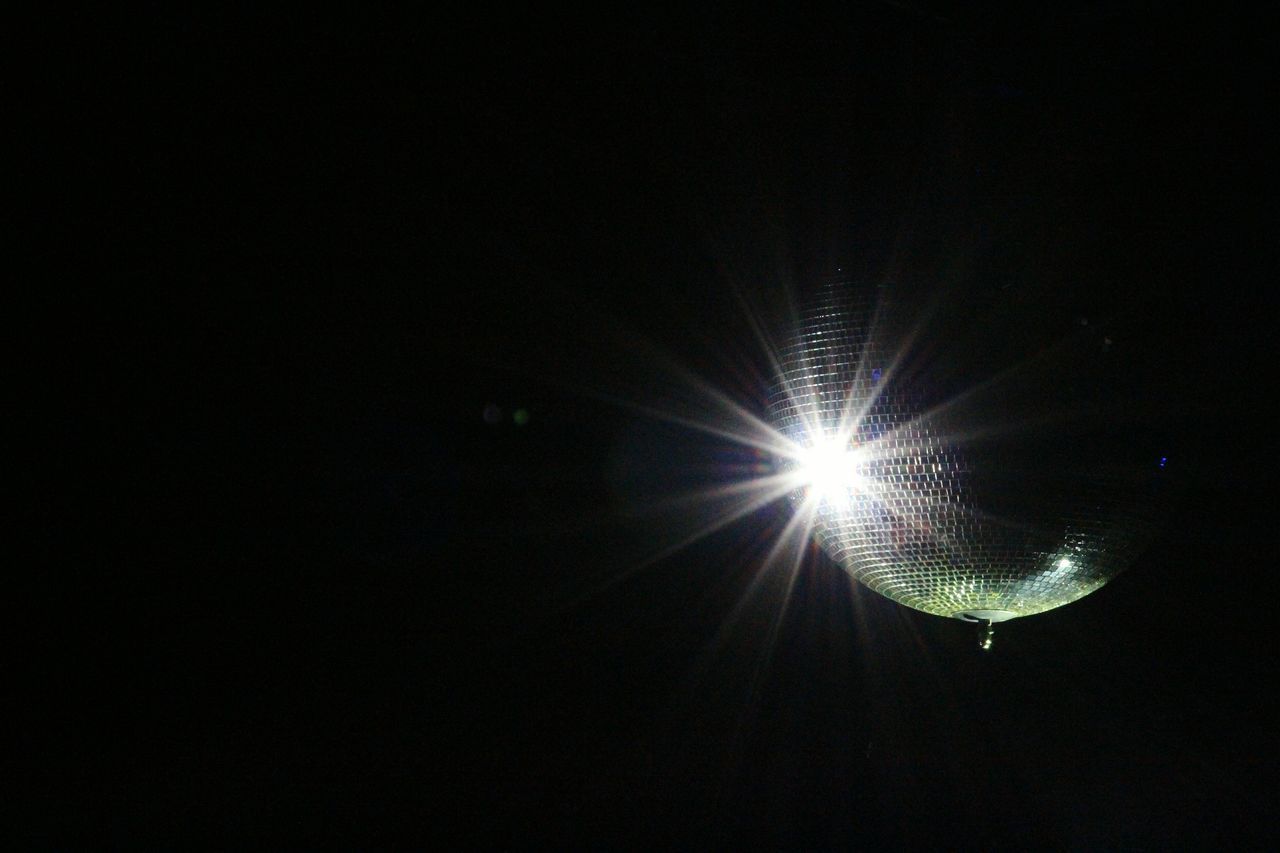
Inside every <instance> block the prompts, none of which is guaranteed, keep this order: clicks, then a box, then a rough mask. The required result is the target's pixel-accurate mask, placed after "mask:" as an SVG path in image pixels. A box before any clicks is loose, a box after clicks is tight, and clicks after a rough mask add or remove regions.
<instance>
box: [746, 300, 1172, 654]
mask: <svg viewBox="0 0 1280 853" xmlns="http://www.w3.org/2000/svg"><path fill="white" fill-rule="evenodd" d="M876 307H877V306H876V304H875V303H874V302H873V301H872V300H871V299H870V298H866V297H863V296H862V295H861V294H860V293H859V291H858V290H857V289H856V288H854V286H853V285H851V284H850V283H849V282H848V281H847V280H837V281H830V282H827V283H826V284H824V285H823V286H822V287H821V288H820V289H819V292H818V293H817V295H816V296H815V297H814V298H813V299H811V300H809V301H808V302H806V303H804V304H803V305H802V306H801V309H800V312H799V316H798V323H797V326H796V328H795V330H794V333H793V334H792V335H791V336H790V337H789V338H788V339H787V341H786V343H785V344H784V346H783V347H782V348H781V350H780V352H779V375H778V376H777V379H776V382H775V385H774V387H773V388H772V389H771V393H770V401H769V420H770V422H771V425H772V426H773V427H774V428H775V429H776V430H777V431H778V432H779V433H780V434H781V435H782V436H783V437H784V438H785V439H786V440H787V441H788V442H789V443H790V446H791V447H792V448H795V450H794V452H791V453H788V454H786V455H785V459H783V461H782V466H783V468H784V469H785V470H786V471H788V472H789V474H790V476H791V477H792V478H793V480H794V490H793V491H792V500H793V503H794V505H795V506H796V508H797V512H803V513H808V514H810V515H811V518H810V519H809V521H810V523H811V526H812V535H813V537H814V539H815V540H816V541H817V543H818V544H819V545H820V547H821V548H822V550H823V551H825V552H826V553H827V554H828V555H829V556H830V557H831V558H832V559H833V560H835V561H836V562H837V563H838V564H840V565H841V566H842V567H843V568H844V569H845V571H847V572H848V573H849V574H850V575H852V576H853V577H854V578H855V579H856V580H858V581H860V582H861V583H863V584H865V585H866V586H868V587H870V588H871V589H872V590H874V591H875V592H878V593H880V594H881V595H884V596H886V597H887V598H889V599H892V600H893V601H896V602H898V603H900V604H903V605H906V606H907V607H911V608H914V609H916V610H921V611H924V612H925V613H931V614H935V615H938V616H945V617H949V618H954V619H960V620H964V621H968V622H976V623H980V624H982V625H983V626H984V628H983V633H982V635H981V636H980V638H979V644H980V645H981V647H982V648H984V649H985V648H990V646H991V642H992V625H993V623H996V622H1003V621H1006V620H1009V619H1014V618H1017V617H1021V616H1029V615H1032V614H1036V613H1042V612H1044V611H1046V610H1051V609H1053V608H1056V607H1061V606H1062V605H1064V604H1069V603H1071V602H1073V601H1076V600H1077V599H1079V598H1081V597H1083V596H1085V595H1088V594H1089V593H1091V592H1093V591H1095V590H1097V589H1098V588H1100V587H1101V586H1103V585H1104V584H1106V583H1107V582H1108V581H1109V580H1111V579H1112V578H1113V577H1115V576H1116V575H1117V574H1118V573H1119V572H1120V571H1122V570H1123V569H1124V568H1125V567H1126V565H1127V564H1128V563H1129V562H1130V561H1131V560H1132V558H1133V557H1134V556H1135V555H1136V553H1137V551H1138V550H1139V546H1140V541H1141V540H1142V539H1143V537H1144V534H1145V533H1146V532H1147V531H1149V530H1150V529H1151V527H1152V524H1151V522H1152V521H1153V513H1152V510H1153V509H1154V507H1155V505H1156V504H1157V503H1158V500H1157V492H1158V491H1159V490H1160V488H1161V487H1160V485H1159V483H1158V482H1156V481H1158V480H1159V477H1160V474H1161V473H1162V472H1160V471H1159V469H1157V471H1156V474H1157V476H1156V477H1155V478H1153V477H1152V476H1151V471H1152V469H1151V468H1150V467H1148V466H1149V463H1146V464H1143V462H1142V460H1143V459H1144V458H1145V459H1150V458H1151V457H1150V455H1145V456H1144V455H1142V454H1135V453H1129V452H1128V448H1127V446H1125V445H1123V443H1122V444H1121V446H1119V447H1118V449H1117V447H1116V446H1113V445H1107V446H1106V447H1105V448H1104V450H1105V451H1106V452H1102V451H1099V447H1101V446H1102V445H1100V444H1099V442H1097V441H1094V440H1090V439H1089V438H1088V437H1086V438H1083V439H1082V438H1080V437H1078V436H1076V437H1072V436H1070V435H1067V436H1065V438H1060V440H1059V443H1058V444H1057V445H1055V446H1052V447H1050V448H1049V450H1050V451H1052V452H1049V451H1046V450H1045V441H1046V440H1047V439H1046V438H1045V435H1043V434H1035V435H1032V436H1031V441H1030V443H1029V444H1028V442H1027V440H1026V436H1025V435H1018V434H1017V433H1018V431H1017V430H1010V432H1011V433H1013V434H1014V435H1013V437H1012V438H1010V439H1009V440H1008V441H1004V442H1001V441H990V440H987V441H984V442H973V441H966V440H965V439H964V438H963V436H965V435H967V434H971V431H965V430H962V429H953V427H952V424H951V423H950V422H949V420H948V416H949V414H951V413H954V411H956V410H957V409H959V408H962V407H960V406H956V405H947V403H946V401H937V400H929V399H927V395H926V394H925V393H924V391H923V388H922V385H923V381H922V380H921V379H920V378H918V377H917V378H916V379H914V380H912V381H907V380H904V379H903V378H902V377H901V376H899V375H897V373H898V372H897V371H896V370H895V365H896V364H897V363H898V362H900V361H901V360H902V358H903V356H904V353H903V352H902V351H901V350H899V349H898V348H896V347H894V346H891V345H890V340H889V338H888V337H887V336H886V335H885V334H884V333H883V330H882V329H881V328H880V326H879V325H878V324H877V317H876V312H875V309H876ZM880 307H883V306H880ZM1041 390H1043V391H1045V393H1046V394H1048V395H1050V396H1051V395H1052V392H1053V390H1054V389H1053V388H1052V387H1047V388H1042V389H1041ZM953 402H954V401H953ZM969 414H970V415H972V411H970V412H969ZM992 426H994V427H999V424H994V425H992ZM991 432H994V433H996V434H999V430H998V429H994V430H991ZM1073 453H1074V456H1073V455H1072V454H1073ZM1117 460H1119V461H1117ZM1164 464H1165V459H1164V458H1163V457H1162V458H1161V459H1160V467H1161V468H1163V466H1164Z"/></svg>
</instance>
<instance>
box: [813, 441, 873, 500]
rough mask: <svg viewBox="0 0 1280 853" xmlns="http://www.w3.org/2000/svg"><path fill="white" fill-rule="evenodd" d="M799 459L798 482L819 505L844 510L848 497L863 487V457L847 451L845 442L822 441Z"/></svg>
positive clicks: (847, 444)
mask: <svg viewBox="0 0 1280 853" xmlns="http://www.w3.org/2000/svg"><path fill="white" fill-rule="evenodd" d="M798 457H799V462H800V470H799V476H800V479H801V482H802V484H803V485H804V486H805V487H806V488H807V489H808V490H809V494H810V496H811V497H812V498H813V499H814V500H815V501H817V502H819V503H826V504H828V505H830V506H837V507H841V506H846V505H847V504H848V503H849V499H850V496H851V493H852V492H854V491H859V490H861V489H863V488H864V487H865V482H864V480H863V476H862V470H863V465H864V459H863V454H862V453H861V452H860V451H858V450H856V449H854V448H853V447H850V445H849V439H848V438H834V439H832V438H824V439H821V440H819V441H818V442H817V443H815V444H814V446H812V447H806V448H803V449H802V450H801V451H800V452H799V454H798Z"/></svg>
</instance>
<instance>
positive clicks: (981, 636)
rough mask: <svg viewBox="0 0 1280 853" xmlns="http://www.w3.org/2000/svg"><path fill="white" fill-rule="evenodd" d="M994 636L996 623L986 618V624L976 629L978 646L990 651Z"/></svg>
mask: <svg viewBox="0 0 1280 853" xmlns="http://www.w3.org/2000/svg"><path fill="white" fill-rule="evenodd" d="M995 636H996V624H995V623H994V622H992V621H991V620H990V619H988V620H987V624H986V625H985V626H984V627H982V628H981V629H979V631H978V646H979V647H980V648H981V649H982V650H983V651H984V652H986V651H990V650H991V641H992V640H994V639H995Z"/></svg>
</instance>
